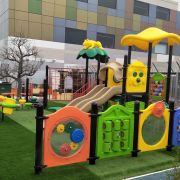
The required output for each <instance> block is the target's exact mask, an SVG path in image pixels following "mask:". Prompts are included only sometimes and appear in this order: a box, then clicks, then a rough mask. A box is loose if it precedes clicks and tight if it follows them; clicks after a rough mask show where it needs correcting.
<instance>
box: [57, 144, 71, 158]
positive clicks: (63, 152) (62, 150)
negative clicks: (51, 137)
mask: <svg viewBox="0 0 180 180" xmlns="http://www.w3.org/2000/svg"><path fill="white" fill-rule="evenodd" d="M70 151H71V147H70V145H69V144H63V145H62V146H60V154H61V155H63V156H66V155H68V154H69V152H70Z"/></svg>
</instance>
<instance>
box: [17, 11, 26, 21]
mask: <svg viewBox="0 0 180 180" xmlns="http://www.w3.org/2000/svg"><path fill="white" fill-rule="evenodd" d="M15 19H20V20H24V21H28V13H27V12H22V11H15Z"/></svg>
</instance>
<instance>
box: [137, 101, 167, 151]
mask: <svg viewBox="0 0 180 180" xmlns="http://www.w3.org/2000/svg"><path fill="white" fill-rule="evenodd" d="M169 115H170V113H169V109H167V108H165V105H164V103H163V102H157V103H154V104H151V105H150V106H148V108H146V109H145V110H142V111H141V113H140V119H139V132H138V149H139V150H140V151H141V152H143V151H152V150H157V149H163V148H166V146H167V144H168V132H169Z"/></svg>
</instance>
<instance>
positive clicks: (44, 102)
mask: <svg viewBox="0 0 180 180" xmlns="http://www.w3.org/2000/svg"><path fill="white" fill-rule="evenodd" d="M43 89H44V92H43V105H44V109H45V108H46V107H47V104H48V84H47V80H46V79H44V84H43Z"/></svg>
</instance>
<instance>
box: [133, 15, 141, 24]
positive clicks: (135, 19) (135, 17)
mask: <svg viewBox="0 0 180 180" xmlns="http://www.w3.org/2000/svg"><path fill="white" fill-rule="evenodd" d="M133 21H138V22H139V23H140V22H141V16H140V15H138V14H133Z"/></svg>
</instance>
